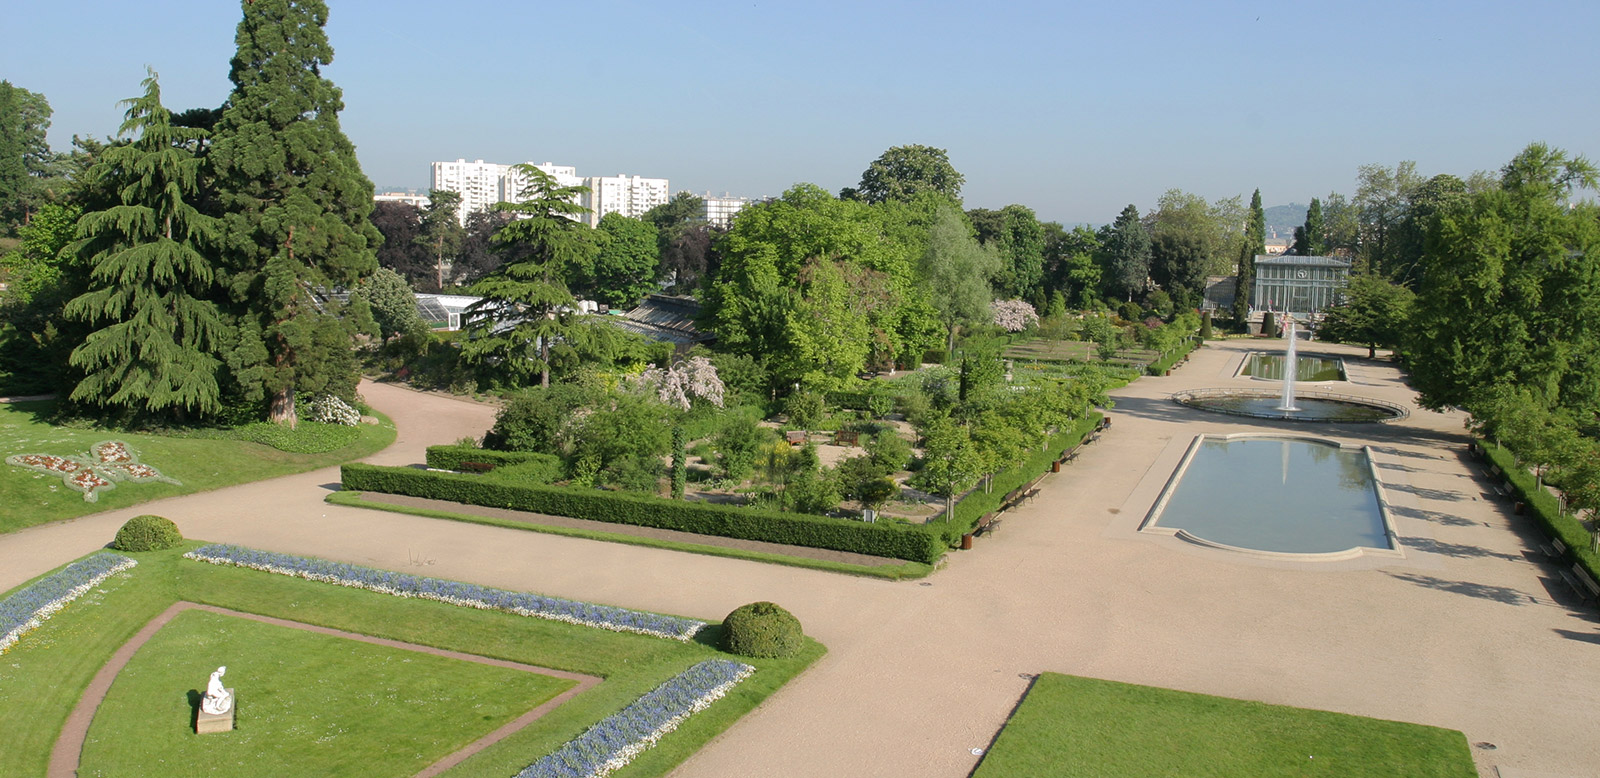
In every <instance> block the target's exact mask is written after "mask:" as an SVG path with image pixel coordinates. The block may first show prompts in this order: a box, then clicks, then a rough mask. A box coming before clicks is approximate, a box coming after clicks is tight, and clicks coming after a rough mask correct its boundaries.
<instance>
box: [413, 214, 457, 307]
mask: <svg viewBox="0 0 1600 778" xmlns="http://www.w3.org/2000/svg"><path fill="white" fill-rule="evenodd" d="M460 208H461V193H460V192H449V191H441V190H438V189H433V190H429V192H428V207H427V208H424V209H423V211H422V233H421V234H420V235H418V236H417V237H416V238H415V240H416V242H417V245H419V246H423V247H425V248H427V249H428V251H429V253H431V254H433V290H434V291H435V292H442V291H444V282H445V278H444V258H445V257H446V256H449V257H455V255H456V252H458V251H460V250H461V241H462V240H463V239H464V238H465V237H466V233H467V231H466V228H464V227H462V226H461V220H460V218H458V217H457V215H456V212H457V211H459V210H460Z"/></svg>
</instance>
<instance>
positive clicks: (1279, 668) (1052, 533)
mask: <svg viewBox="0 0 1600 778" xmlns="http://www.w3.org/2000/svg"><path fill="white" fill-rule="evenodd" d="M1263 347H1264V348H1268V349H1275V348H1281V342H1270V343H1269V344H1266V345H1262V344H1260V343H1254V344H1253V343H1249V342H1244V341H1230V342H1227V343H1214V344H1211V345H1210V346H1208V347H1206V348H1204V349H1202V350H1201V351H1198V352H1196V354H1195V356H1194V358H1193V359H1191V360H1190V362H1189V364H1188V365H1186V366H1184V367H1183V368H1181V369H1179V370H1177V371H1175V373H1174V375H1172V376H1170V377H1162V378H1145V379H1141V380H1139V381H1137V382H1135V383H1134V384H1132V385H1130V386H1128V387H1127V388H1125V389H1123V390H1121V391H1119V392H1117V393H1115V399H1116V408H1115V409H1114V410H1113V411H1112V414H1113V417H1114V419H1115V424H1114V426H1113V427H1112V429H1111V430H1109V431H1108V432H1107V433H1106V434H1105V435H1104V436H1103V437H1102V439H1101V441H1100V442H1099V443H1097V444H1095V445H1093V446H1091V447H1089V448H1088V449H1086V450H1085V452H1084V454H1083V456H1081V457H1080V458H1079V459H1078V461H1077V462H1076V463H1074V464H1072V465H1069V466H1067V467H1066V468H1064V469H1063V472H1062V473H1061V474H1059V475H1055V476H1051V477H1049V478H1047V479H1046V480H1045V482H1044V485H1043V488H1044V490H1043V492H1042V494H1041V495H1040V496H1039V497H1038V498H1037V499H1035V500H1033V501H1032V502H1031V503H1030V504H1028V505H1026V506H1024V507H1022V508H1020V509H1018V510H1016V511H1014V512H1013V513H1011V514H1010V515H1007V516H1006V517H1005V520H1004V522H1003V523H1002V525H1001V526H1000V527H999V529H998V530H997V531H996V532H995V533H994V534H993V535H991V536H988V537H985V538H980V539H979V543H978V545H977V548H976V549H975V550H973V551H969V552H955V553H952V554H951V555H950V557H949V562H948V564H947V566H946V567H945V569H943V570H941V571H940V572H938V573H936V574H935V575H933V576H932V577H931V578H929V579H927V580H926V581H923V582H915V581H913V582H886V581H877V580H868V579H860V578H852V577H848V576H842V575H836V574H829V573H823V572H816V571H809V570H801V569H797V568H789V567H781V566H773V565H763V564H758V563H753V562H744V561H739V560H731V559H720V558H714V557H704V556H697V555H692V554H684V553H676V552H670V551H662V550H655V549H647V548H640V547H634V546H626V545H617V544H608V543H600V542H594V541H586V540H579V539H573V538H565V537H558V536H552V535H545V534H539V533H531V532H519V531H515V530H508V529H500V528H495V527H485V526H476V525H468V524H459V523H453V522H447V521H439V520H432V519H424V518H418V517H411V516H401V515H394V514H388V513H380V512H373V511H366V510H360V509H350V508H340V507H337V506H331V505H327V504H325V503H323V502H322V498H323V496H324V495H325V494H327V492H328V490H329V489H331V488H334V484H335V482H336V481H337V480H338V476H337V470H335V469H331V468H330V469H326V470H321V471H317V472H313V473H308V474H303V475H299V476H291V477H286V478H280V479H275V480H273V481H268V482H262V483H256V484H247V485H243V486H238V487H233V488H229V489H223V490H219V491H216V492H211V493H206V494H198V495H190V496H186V497H179V498H173V499H169V500H163V501H160V502H156V503H146V504H144V505H140V506H137V507H135V508H131V509H128V510H123V511H115V512H109V513H104V514H97V515H94V516H89V517H85V518H81V519H77V520H73V521H67V522H61V523H58V524H52V525H49V526H44V527H36V528H32V529H29V530H25V531H22V532H18V533H15V534H12V535H6V536H0V590H3V589H5V588H9V587H12V586H15V585H16V584H18V583H20V582H21V581H23V580H26V579H27V578H29V577H32V576H34V575H37V574H39V573H42V572H44V571H46V570H48V569H50V568H52V567H54V566H57V565H60V564H63V563H65V562H67V561H69V560H71V559H74V558H76V557H78V556H81V555H83V554H85V553H88V552H90V551H92V550H94V549H95V548H98V547H100V546H101V545H103V544H104V543H106V542H107V541H108V540H109V539H110V538H111V537H112V535H113V534H114V533H115V530H116V528H117V527H118V526H120V524H121V523H122V522H123V521H124V520H126V519H127V518H128V517H130V516H132V515H135V514H137V513H147V512H149V513H158V514H162V515H165V516H168V517H170V518H172V519H174V520H175V521H176V522H177V523H178V524H179V526H180V527H181V528H182V530H183V532H184V535H185V536H187V537H191V538H203V539H206V540H211V541H219V542H229V543H240V544H244V545H249V546H255V547H259V548H266V549H272V550H276V551H285V552H291V553H299V554H312V555H317V556H321V557H325V558H329V559H337V560H342V561H349V562H355V563H359V564H365V565H372V566H376V567H383V568H390V569H396V570H412V571H415V572H423V573H426V574H428V575H434V576H440V577H446V578H456V579H461V580H467V581H474V582H478V583H482V584H487V585H492V586H502V587H509V588H517V589H526V590H533V591H539V592H544V593H548V594H553V595H559V596H564V597H573V598H580V599H588V600H594V601H598V602H604V603H611V604H616V605H622V606H627V607H633V608H645V609H650V610H656V611H663V612H667V613H676V614H684V615H691V616H696V617H700V618H705V619H718V618H720V617H722V616H723V615H724V614H726V613H727V612H728V611H730V610H732V609H733V608H734V607H736V606H738V605H741V604H743V603H746V602H750V601H752V600H773V601H776V602H779V603H782V604H783V605H784V606H786V607H788V608H790V609H791V610H793V611H794V612H795V613H796V614H797V615H798V616H799V618H800V619H801V621H802V623H803V624H804V625H805V627H806V631H807V632H808V633H810V634H812V635H814V636H816V637H817V638H818V639H820V640H822V641H823V642H825V643H826V644H827V645H828V646H829V648H830V649H831V652H830V653H829V654H828V656H826V657H825V658H824V659H822V660H821V661H820V662H818V664H817V665H816V666H815V667H813V668H812V669H811V670H810V671H809V672H807V673H806V674H804V675H803V676H801V677H800V678H798V679H796V680H795V681H794V682H792V683H791V684H790V685H789V686H788V687H786V688H785V689H783V690H781V691H780V692H778V693H777V694H775V695H773V697H771V698H770V699H769V700H768V701H767V703H766V704H765V705H764V706H762V707H761V708H760V709H758V710H756V711H754V712H753V713H751V714H750V715H749V716H747V717H745V718H744V719H743V720H742V721H740V722H739V723H738V724H736V725H735V726H734V727H733V728H732V729H730V730H729V731H728V732H727V733H726V734H725V735H724V736H723V737H721V738H719V739H717V740H716V741H714V742H712V743H711V744H709V745H708V746H707V747H706V748H705V749H703V750H702V751H701V752H700V753H698V754H697V755H695V756H694V757H692V758H691V759H690V760H689V761H688V762H687V763H685V764H684V765H683V766H682V767H681V768H680V769H679V770H678V771H677V772H676V773H675V776H682V777H685V778H688V777H693V778H700V777H702V776H716V777H719V778H720V777H721V776H746V775H782V776H819V777H822V776H826V777H827V778H833V777H834V776H840V775H851V776H948V777H949V778H959V777H960V776H965V775H967V773H968V772H969V771H970V770H971V769H972V767H973V766H974V765H975V764H976V762H977V760H978V757H976V756H973V755H972V754H971V752H970V749H972V748H975V747H987V746H988V745H989V743H990V740H991V739H992V738H993V737H994V735H995V734H996V732H997V731H998V729H999V728H1000V726H1001V725H1002V724H1003V723H1004V721H1005V719H1006V716H1007V715H1008V714H1009V713H1010V711H1011V710H1012V708H1013V706H1014V705H1015V704H1016V703H1017V700H1018V698H1019V697H1020V696H1021V694H1022V693H1023V691H1024V690H1025V688H1026V687H1027V684H1028V676H1030V675H1031V674H1033V673H1037V672H1040V671H1045V670H1050V671H1057V672H1063V673H1072V674H1077V675H1086V676H1092V677H1097V678H1107V679H1112V680H1118V681H1128V682H1134V683H1142V684H1150V685H1155V686H1163V687H1169V688H1175V689H1182V690H1187V691H1194V692H1203V693H1208V694H1217V695H1223V696H1228V697H1237V698H1244V699H1252V700H1260V701H1264V702H1270V703H1281V704H1287V705H1298V706H1304V707H1310V708H1320V709H1326V710H1335V711H1342V712H1346V713H1353V714H1360V715H1365V716H1376V717H1380V718H1387V719H1397V720H1402V721H1411V722H1418V723H1423V724H1432V725H1438V726H1444V727H1451V728H1456V729H1460V730H1462V731H1464V732H1465V733H1466V735H1467V738H1468V740H1469V741H1471V742H1474V743H1479V742H1484V743H1493V744H1495V745H1496V746H1497V748H1496V749H1495V750H1487V749H1474V756H1475V757H1476V759H1477V760H1478V765H1479V772H1480V774H1481V775H1483V776H1485V777H1486V778H1493V777H1494V776H1497V775H1498V776H1501V778H1553V777H1560V776H1570V777H1572V778H1576V777H1577V776H1584V775H1592V774H1593V772H1594V766H1595V765H1596V764H1600V742H1597V741H1596V740H1595V739H1594V738H1593V737H1592V722H1593V721H1595V720H1600V662H1596V661H1594V660H1595V652H1596V651H1600V647H1597V645H1596V644H1597V643H1600V630H1597V624H1596V619H1595V614H1594V613H1593V611H1592V610H1591V609H1588V608H1582V607H1574V600H1573V598H1572V596H1571V593H1570V592H1568V591H1567V590H1565V588H1564V585H1563V584H1562V583H1561V582H1560V580H1559V578H1557V577H1555V575H1554V571H1553V570H1552V569H1549V568H1547V567H1546V566H1544V565H1543V563H1541V562H1539V561H1537V554H1536V553H1532V554H1530V552H1529V550H1530V549H1533V548H1536V544H1535V543H1534V542H1533V537H1532V536H1531V534H1530V533H1531V530H1530V529H1529V524H1528V523H1527V522H1526V521H1525V520H1521V519H1517V518H1513V517H1512V516H1511V515H1510V511H1509V509H1508V507H1507V506H1506V504H1505V503H1504V502H1502V501H1500V500H1499V499H1498V498H1495V497H1493V496H1492V494H1487V495H1486V492H1488V491H1489V490H1488V487H1487V483H1486V482H1485V481H1484V480H1483V479H1482V477H1481V474H1480V473H1479V471H1478V470H1477V468H1476V467H1475V466H1474V464H1473V463H1472V462H1471V461H1470V460H1468V459H1466V458H1465V455H1464V445H1465V442H1466V437H1465V435H1464V434H1463V430H1462V426H1461V421H1462V419H1461V417H1460V416H1459V415H1453V414H1435V413H1430V412H1427V411H1416V412H1414V413H1413V414H1412V416H1411V417H1410V418H1409V419H1407V420H1405V421H1404V422H1400V423H1396V424H1389V425H1344V426H1338V425H1286V424H1283V423H1276V422H1265V421H1263V422H1253V421H1252V420H1249V419H1239V418H1234V417H1227V416H1219V415H1213V414H1205V413H1201V412H1199V411H1193V410H1189V409H1185V408H1182V407H1179V406H1177V405H1175V404H1173V403H1171V402H1169V401H1168V400H1167V399H1166V397H1167V395H1168V394H1169V393H1171V392H1173V391H1177V390H1179V389H1186V388H1199V387H1214V386H1246V385H1250V386H1256V385H1262V384H1261V382H1257V381H1253V380H1251V379H1239V378H1234V377H1233V374H1234V371H1235V368H1237V366H1238V364H1239V361H1240V360H1241V359H1243V357H1244V356H1245V353H1246V352H1247V351H1248V350H1250V349H1252V348H1263ZM1304 351H1305V352H1306V353H1316V352H1319V351H1320V352H1331V353H1336V354H1340V355H1343V356H1345V357H1346V358H1347V359H1349V360H1350V362H1349V364H1350V379H1351V381H1350V383H1348V384H1338V385H1333V386H1330V387H1328V388H1330V389H1336V390H1337V391H1343V392H1346V393H1349V394H1358V395H1367V396H1372V397H1379V398H1384V399H1389V400H1392V401H1397V402H1406V403H1409V402H1410V401H1411V399H1412V393H1411V392H1410V391H1409V390H1407V389H1406V388H1405V387H1404V386H1403V385H1401V384H1400V382H1399V375H1398V373H1397V371H1396V370H1395V369H1394V368H1393V367H1391V366H1389V365H1387V364H1386V363H1383V362H1371V361H1367V360H1365V359H1364V358H1363V357H1364V355H1365V351H1364V350H1358V349H1349V348H1344V347H1339V346H1324V345H1322V344H1307V345H1306V347H1305V349H1304ZM1306 388H1313V387H1310V386H1307V387H1306ZM362 391H363V392H364V394H365V395H366V397H367V399H368V401H369V402H371V403H372V404H373V405H374V406H376V407H378V408H380V409H382V410H383V411H384V412H386V413H388V414H389V415H390V416H391V417H393V418H394V420H395V422H396V424H397V425H398V427H399V429H400V439H399V440H398V441H397V443H396V444H395V445H394V446H392V447H390V448H389V449H386V450H385V451H383V452H380V453H379V454H377V455H375V456H374V457H372V459H371V461H373V462H376V463H381V464H408V463H417V462H420V461H422V454H423V449H424V447H426V446H427V445H430V444H435V443H448V442H452V441H454V440H456V439H457V438H459V437H461V436H462V435H476V434H480V433H481V432H482V431H483V430H484V429H486V428H487V427H488V426H489V424H490V422H491V420H492V417H493V409H491V408H487V407H484V406H480V405H475V404H472V403H468V402H463V401H459V400H454V399H450V398H443V397H438V396H431V395H424V394H417V393H413V392H409V391H406V390H403V389H399V388H395V387H391V386H385V385H375V384H364V385H363V388H362ZM1252 430H1253V431H1291V430H1292V431H1295V432H1300V433H1304V434H1311V435H1317V436H1323V437H1332V438H1336V439H1341V440H1349V441H1360V442H1366V443H1370V444H1372V445H1373V446H1374V453H1375V457H1376V462H1377V466H1378V469H1379V472H1380V473H1381V474H1382V476H1383V478H1384V479H1385V481H1386V485H1387V489H1388V494H1389V496H1390V498H1391V500H1392V501H1393V503H1394V508H1395V514H1396V520H1397V528H1398V530H1399V532H1400V534H1401V536H1402V537H1403V539H1404V542H1405V544H1406V558H1405V559H1403V560H1377V561H1374V560H1372V559H1362V560H1356V561H1351V562H1337V563H1324V564H1312V563H1286V562H1273V561H1261V560H1256V559H1252V558H1245V557H1242V556H1239V555H1235V554H1229V553H1226V552H1222V551H1216V550H1209V549H1202V548H1199V547H1196V546H1192V545H1188V544H1186V543H1184V542H1183V541H1180V540H1177V539H1175V538H1170V537H1159V536H1153V535H1145V534H1140V533H1138V532H1136V528H1137V526H1138V524H1139V523H1140V521H1141V520H1142V519H1143V517H1144V515H1145V513H1146V512H1147V511H1148V509H1149V508H1150V505H1151V503H1152V502H1153V501H1154V500H1155V498H1156V495H1157V494H1158V493H1159V491H1160V489H1161V487H1162V485H1164V483H1165V482H1166V479H1167V478H1168V476H1169V475H1170V473H1171V469H1172V467H1173V466H1175V465H1176V464H1177V462H1178V460H1179V458H1180V457H1181V455H1182V452H1183V449H1184V448H1185V447H1186V446H1187V445H1188V443H1189V441H1190V440H1192V438H1193V436H1194V435H1196V434H1198V433H1201V432H1218V433H1225V432H1241V431H1252ZM158 464H159V463H158Z"/></svg>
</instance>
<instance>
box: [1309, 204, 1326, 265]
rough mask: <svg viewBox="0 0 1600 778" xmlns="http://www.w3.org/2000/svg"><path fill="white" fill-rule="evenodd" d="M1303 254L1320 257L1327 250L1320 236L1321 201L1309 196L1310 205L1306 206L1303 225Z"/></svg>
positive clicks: (1321, 228)
mask: <svg viewBox="0 0 1600 778" xmlns="http://www.w3.org/2000/svg"><path fill="white" fill-rule="evenodd" d="M1304 229H1305V244H1306V245H1305V248H1306V253H1305V256H1308V257H1320V256H1322V255H1323V252H1325V251H1327V246H1326V244H1325V243H1324V242H1323V238H1322V230H1323V227H1322V201H1321V200H1318V199H1317V198H1315V197H1313V198H1311V205H1310V206H1308V207H1307V208H1306V226H1305V228H1304Z"/></svg>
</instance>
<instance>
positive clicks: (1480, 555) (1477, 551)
mask: <svg viewBox="0 0 1600 778" xmlns="http://www.w3.org/2000/svg"><path fill="white" fill-rule="evenodd" d="M1401 542H1403V543H1405V544H1406V547H1407V548H1414V549H1416V550H1418V551H1424V552H1427V553H1429V554H1442V555H1444V556H1449V557H1455V558H1457V559H1488V558H1492V559H1504V560H1506V561H1507V562H1515V561H1525V560H1526V559H1527V558H1526V557H1524V556H1522V555H1520V554H1506V553H1502V552H1499V551H1490V550H1489V549H1486V548H1480V547H1478V546H1469V545H1466V544H1463V543H1446V542H1444V541H1442V540H1434V539H1433V538H1401Z"/></svg>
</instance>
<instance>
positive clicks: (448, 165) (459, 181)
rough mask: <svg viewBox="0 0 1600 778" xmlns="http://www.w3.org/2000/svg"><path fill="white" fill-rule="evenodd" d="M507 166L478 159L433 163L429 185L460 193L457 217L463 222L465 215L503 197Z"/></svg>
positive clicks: (440, 189) (486, 208) (490, 205)
mask: <svg viewBox="0 0 1600 778" xmlns="http://www.w3.org/2000/svg"><path fill="white" fill-rule="evenodd" d="M506 167H507V166H506V165H499V164H495V163H493V162H484V161H483V160H481V159H480V160H477V161H476V162H468V161H466V160H464V159H458V160H456V161H454V162H435V163H433V170H432V173H433V186H432V188H434V189H437V190H439V191H442V192H455V193H456V194H459V195H461V205H460V206H459V207H457V208H456V218H457V219H459V220H460V221H461V224H462V225H465V224H466V223H467V215H468V214H471V213H474V212H476V211H484V210H488V209H489V208H492V207H494V204H495V203H498V202H500V201H501V200H502V199H504V197H503V192H504V186H503V180H504V179H505V176H506Z"/></svg>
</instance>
